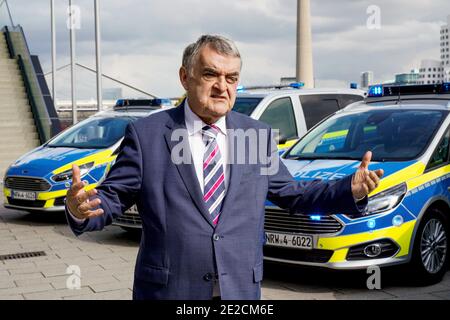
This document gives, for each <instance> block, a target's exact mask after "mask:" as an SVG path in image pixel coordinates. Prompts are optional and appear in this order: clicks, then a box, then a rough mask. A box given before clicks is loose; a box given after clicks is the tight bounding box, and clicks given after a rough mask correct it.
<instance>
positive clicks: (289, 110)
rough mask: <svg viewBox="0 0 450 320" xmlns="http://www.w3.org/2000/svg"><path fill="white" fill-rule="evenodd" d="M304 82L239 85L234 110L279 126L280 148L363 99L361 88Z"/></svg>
mask: <svg viewBox="0 0 450 320" xmlns="http://www.w3.org/2000/svg"><path fill="white" fill-rule="evenodd" d="M302 87H303V83H301V82H300V83H297V82H295V83H291V84H288V85H270V86H254V87H243V86H240V87H238V95H237V98H236V102H235V104H234V106H233V110H234V111H237V112H240V113H243V114H246V115H248V116H250V117H252V118H253V119H256V120H260V121H262V122H265V123H267V124H268V125H270V126H271V127H272V128H274V129H278V130H279V133H280V136H279V137H277V138H278V148H279V150H280V151H283V150H285V149H287V148H288V147H290V146H292V145H293V144H294V143H295V142H296V141H297V140H298V139H299V138H300V137H302V136H303V135H304V134H305V133H306V132H307V131H308V130H309V129H310V128H311V127H313V126H314V125H315V124H316V123H318V122H320V121H321V120H323V119H324V118H326V117H327V116H329V115H330V114H333V113H334V112H336V111H338V110H340V109H342V108H344V107H345V106H347V105H349V104H351V103H353V102H356V101H361V100H363V99H364V97H365V92H364V91H362V90H358V89H356V88H355V89H303V88H302Z"/></svg>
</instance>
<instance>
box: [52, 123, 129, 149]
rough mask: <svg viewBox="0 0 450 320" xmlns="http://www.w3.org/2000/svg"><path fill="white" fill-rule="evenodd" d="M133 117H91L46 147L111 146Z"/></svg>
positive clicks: (122, 134)
mask: <svg viewBox="0 0 450 320" xmlns="http://www.w3.org/2000/svg"><path fill="white" fill-rule="evenodd" d="M135 119H136V118H135V117H130V116H127V117H92V118H89V119H86V120H84V121H81V122H79V123H78V124H76V125H74V126H73V127H71V128H69V129H67V131H64V132H63V133H61V134H60V135H58V136H57V137H55V138H54V139H53V140H51V141H50V142H49V143H48V144H47V147H53V148H56V147H67V148H82V149H103V148H108V147H110V146H112V145H113V144H114V143H116V142H117V141H118V140H119V139H120V138H122V137H123V136H124V134H125V128H126V126H127V124H128V123H130V122H131V121H133V120H135Z"/></svg>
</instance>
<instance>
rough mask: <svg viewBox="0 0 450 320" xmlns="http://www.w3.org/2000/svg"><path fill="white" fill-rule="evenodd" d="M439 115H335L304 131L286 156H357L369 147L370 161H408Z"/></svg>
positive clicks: (430, 133)
mask: <svg viewBox="0 0 450 320" xmlns="http://www.w3.org/2000/svg"><path fill="white" fill-rule="evenodd" d="M443 118H444V112H443V111H434V110H431V111H428V110H371V111H366V112H359V113H350V114H344V115H335V116H333V117H331V118H329V119H327V120H326V121H324V122H323V123H321V124H320V125H319V126H317V127H316V128H315V129H313V130H312V131H310V132H308V133H307V134H306V135H305V136H304V137H303V138H302V139H301V140H300V141H299V142H298V143H297V144H296V145H295V146H294V147H293V148H292V149H291V150H290V152H289V153H288V154H287V155H286V157H288V158H289V157H295V158H305V159H318V158H326V159H348V158H351V159H360V158H361V157H362V156H363V155H364V153H365V152H366V151H368V150H370V151H372V153H373V158H372V159H373V160H374V161H387V160H390V161H404V160H412V159H415V158H416V157H417V156H418V155H420V154H421V153H422V152H423V151H424V150H425V148H426V147H427V146H428V144H429V142H430V141H431V139H432V137H433V136H434V134H435V132H436V131H437V129H438V128H439V125H440V123H441V122H442V119H443Z"/></svg>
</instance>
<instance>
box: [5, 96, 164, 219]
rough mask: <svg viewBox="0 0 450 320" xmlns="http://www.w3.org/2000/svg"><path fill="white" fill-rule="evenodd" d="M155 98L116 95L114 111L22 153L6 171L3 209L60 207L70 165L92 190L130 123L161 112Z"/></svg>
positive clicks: (69, 178)
mask: <svg viewBox="0 0 450 320" xmlns="http://www.w3.org/2000/svg"><path fill="white" fill-rule="evenodd" d="M143 102H145V105H144V104H143ZM156 102H158V101H155V100H152V101H150V100H148V101H143V100H138V99H136V100H133V99H120V100H118V101H117V104H116V106H115V107H114V110H110V111H102V112H99V113H97V114H95V115H93V116H92V117H89V118H88V119H85V120H83V121H80V122H79V123H77V124H76V125H74V126H72V127H70V128H68V129H66V130H64V131H63V132H61V133H60V134H58V135H57V136H55V137H53V138H52V139H50V140H49V141H47V142H46V143H45V144H43V145H41V146H39V147H37V148H35V149H33V150H31V151H30V152H28V153H26V154H24V155H23V156H21V157H20V158H19V159H17V160H16V161H15V162H14V163H13V164H11V166H10V167H9V168H8V169H7V171H6V173H5V177H4V181H3V194H4V198H5V199H4V204H3V205H4V207H6V208H10V209H18V210H24V211H29V212H36V211H43V212H59V211H64V206H65V203H64V200H65V197H66V193H67V189H68V188H69V187H70V184H71V182H72V164H73V163H74V164H77V165H78V166H79V167H80V170H81V172H80V173H81V178H82V179H83V180H84V181H86V182H87V183H88V186H87V187H86V190H90V189H93V188H95V187H96V186H97V185H98V184H99V183H101V181H102V180H103V179H104V178H105V176H106V174H107V173H108V171H109V169H110V167H111V166H112V165H113V164H114V161H115V159H116V157H117V153H118V149H119V146H120V143H121V141H122V140H123V136H124V134H125V128H126V126H127V125H128V123H129V122H131V121H134V120H136V119H137V118H139V117H144V116H148V115H150V114H151V113H153V112H158V110H161V103H159V104H158V105H157V104H156ZM163 102H164V103H166V101H163Z"/></svg>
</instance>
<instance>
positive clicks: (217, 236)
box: [213, 233, 220, 241]
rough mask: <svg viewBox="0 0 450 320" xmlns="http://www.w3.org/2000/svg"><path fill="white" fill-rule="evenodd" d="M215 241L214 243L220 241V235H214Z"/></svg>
mask: <svg viewBox="0 0 450 320" xmlns="http://www.w3.org/2000/svg"><path fill="white" fill-rule="evenodd" d="M213 239H214V241H219V239H220V236H219V235H218V234H216V233H215V234H214V235H213Z"/></svg>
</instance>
